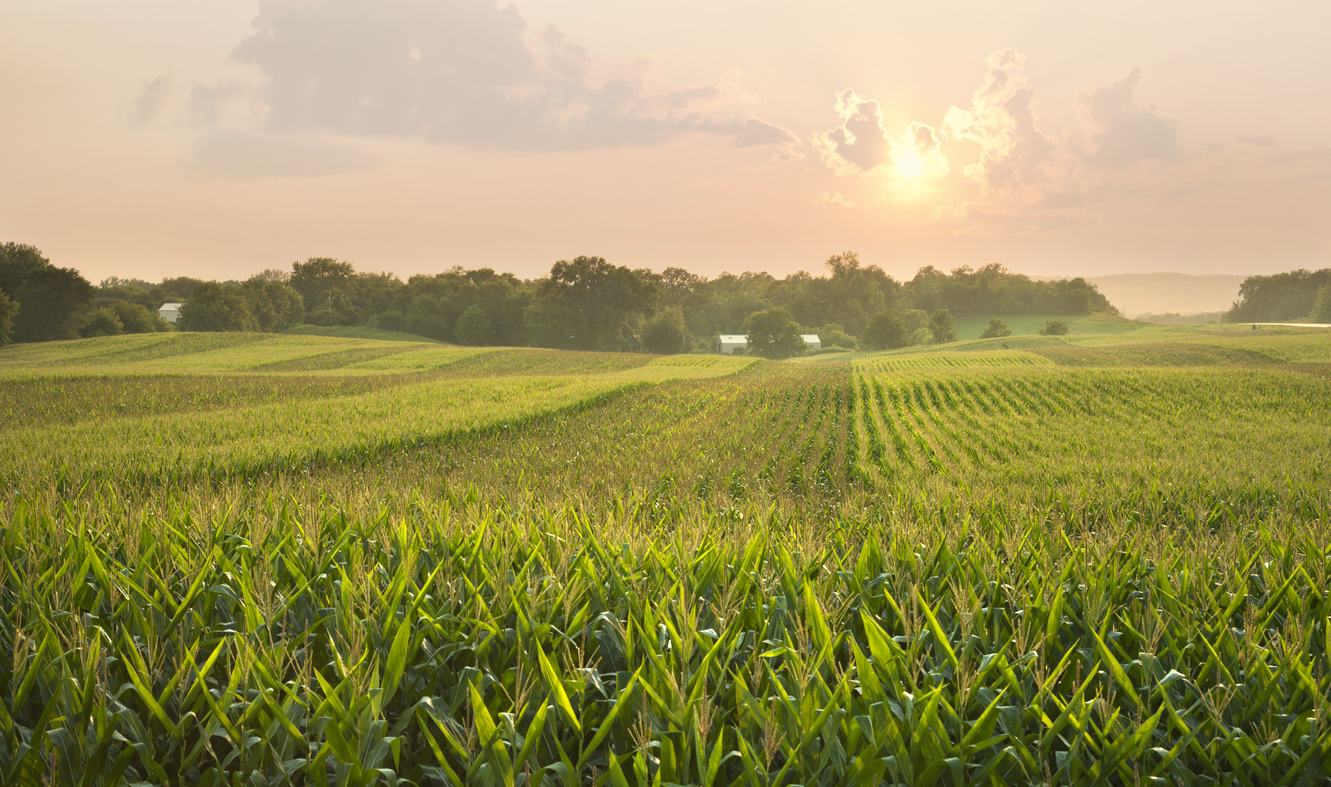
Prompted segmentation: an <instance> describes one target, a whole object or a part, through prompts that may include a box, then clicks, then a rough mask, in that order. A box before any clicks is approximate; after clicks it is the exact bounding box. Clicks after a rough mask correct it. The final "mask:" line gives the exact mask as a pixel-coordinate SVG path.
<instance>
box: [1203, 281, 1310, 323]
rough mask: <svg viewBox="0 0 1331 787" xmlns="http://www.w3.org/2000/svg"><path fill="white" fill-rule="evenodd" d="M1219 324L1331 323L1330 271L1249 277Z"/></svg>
mask: <svg viewBox="0 0 1331 787" xmlns="http://www.w3.org/2000/svg"><path fill="white" fill-rule="evenodd" d="M1221 321H1222V322H1231V323H1232V322H1316V323H1331V268H1322V269H1321V270H1316V271H1309V270H1306V269H1303V268H1300V269H1299V270H1296V271H1288V272H1286V273H1276V274H1273V275H1271V276H1249V277H1248V278H1247V279H1244V281H1243V284H1241V285H1239V299H1238V300H1237V301H1235V302H1234V305H1233V306H1232V307H1231V308H1230V310H1229V311H1227V312H1225V314H1224V316H1223V317H1221Z"/></svg>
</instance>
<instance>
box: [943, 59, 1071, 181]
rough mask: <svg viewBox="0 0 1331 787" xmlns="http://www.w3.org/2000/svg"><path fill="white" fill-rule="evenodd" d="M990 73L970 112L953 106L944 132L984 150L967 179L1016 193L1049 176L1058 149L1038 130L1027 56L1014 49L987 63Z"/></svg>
mask: <svg viewBox="0 0 1331 787" xmlns="http://www.w3.org/2000/svg"><path fill="white" fill-rule="evenodd" d="M985 65H986V66H987V67H988V69H989V71H988V74H986V76H985V79H984V81H983V82H982V83H981V84H980V87H979V88H977V89H976V91H975V94H974V95H973V96H972V97H971V107H970V109H962V108H961V107H957V106H953V107H952V108H950V109H949V110H948V111H947V115H946V116H945V117H944V118H943V132H944V133H945V134H947V135H948V136H950V137H952V138H954V139H962V140H967V141H970V142H974V143H976V144H977V145H979V146H980V160H979V161H977V162H975V163H973V164H969V165H967V166H966V168H965V170H964V172H965V174H966V176H967V177H969V178H972V179H974V180H977V181H980V182H981V183H984V184H986V185H988V186H991V187H993V188H999V189H1002V188H1012V187H1018V186H1021V185H1024V184H1028V183H1031V182H1033V181H1036V180H1039V179H1041V178H1042V177H1044V176H1045V175H1046V174H1047V171H1046V170H1047V169H1048V168H1049V167H1050V166H1051V164H1052V163H1053V160H1054V154H1055V151H1056V149H1057V145H1056V144H1055V142H1054V140H1053V139H1051V138H1050V137H1048V136H1046V135H1045V134H1044V132H1042V131H1040V130H1039V129H1038V128H1036V119H1037V118H1036V113H1035V91H1034V90H1033V89H1032V88H1030V87H1029V86H1028V85H1027V84H1026V73H1025V65H1026V56H1025V55H1023V54H1021V53H1020V52H1018V51H1017V50H1015V49H1004V50H1002V51H1001V52H995V53H993V54H991V55H989V57H988V58H987V59H986V60H985Z"/></svg>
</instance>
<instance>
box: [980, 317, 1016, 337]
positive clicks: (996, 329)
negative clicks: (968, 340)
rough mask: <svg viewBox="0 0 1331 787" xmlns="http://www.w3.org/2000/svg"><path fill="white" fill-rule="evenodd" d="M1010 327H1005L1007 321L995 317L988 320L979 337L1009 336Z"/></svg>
mask: <svg viewBox="0 0 1331 787" xmlns="http://www.w3.org/2000/svg"><path fill="white" fill-rule="evenodd" d="M1011 335H1012V329H1011V328H1009V327H1007V323H1005V322H1003V321H1002V320H1000V319H999V318H997V317H995V318H993V319H991V320H990V321H989V327H987V328H985V329H984V330H983V331H980V338H981V339H997V338H998V337H1000V336H1011Z"/></svg>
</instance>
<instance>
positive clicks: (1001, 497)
mask: <svg viewBox="0 0 1331 787" xmlns="http://www.w3.org/2000/svg"><path fill="white" fill-rule="evenodd" d="M1032 324H1034V323H1032ZM1040 324H1043V322H1042V321H1041V322H1040ZM1073 327H1074V330H1073V332H1072V334H1071V335H1069V336H1063V337H1039V336H1013V337H1006V338H1003V339H989V340H973V339H971V340H968V339H967V336H966V335H965V334H963V336H962V338H963V341H960V342H957V343H954V344H950V345H946V346H942V347H914V348H908V349H906V350H902V351H896V352H889V353H876V354H870V353H847V354H838V355H833V356H819V357H814V358H809V359H805V361H806V362H802V363H776V362H770V361H760V360H756V359H750V358H734V357H729V356H727V357H721V356H700V355H683V356H670V357H655V356H647V355H630V354H598V353H564V352H556V351H544V350H531V349H511V348H462V347H454V346H450V345H444V344H439V343H434V342H424V341H421V342H417V341H404V340H402V339H403V337H402V336H397V335H395V336H374V335H370V334H364V333H362V334H359V335H357V334H353V333H351V332H347V333H345V334H344V335H262V334H246V335H208V334H154V335H149V336H127V337H111V338H102V339H87V340H82V341H78V342H66V343H48V344H39V345H24V346H17V347H8V348H3V349H0V392H3V394H2V395H0V484H3V492H0V560H3V563H4V565H3V567H2V568H0V599H2V600H3V603H0V613H2V614H0V783H3V784H34V785H37V784H86V785H94V784H101V785H119V784H142V783H147V784H204V785H222V784H263V785H283V784H292V785H307V784H338V785H371V784H385V785H395V784H417V785H450V786H453V787H461V786H462V785H473V784H476V785H506V786H509V785H511V786H513V787H522V786H524V785H534V786H535V787H539V786H540V785H543V784H544V785H558V786H559V787H576V786H578V785H591V786H592V787H602V786H603V785H614V787H625V786H626V785H635V786H636V785H641V786H642V787H647V786H648V785H668V784H681V785H684V784H687V785H708V786H709V787H710V786H711V785H741V784H742V785H751V786H752V787H767V786H768V785H773V786H774V785H815V784H816V785H826V786H831V785H847V786H849V785H866V786H867V785H877V784H903V785H934V784H937V785H962V784H989V785H1009V784H1059V785H1081V784H1106V785H1144V784H1160V785H1177V784H1183V785H1219V784H1235V785H1267V784H1270V785H1277V784H1279V785H1294V784H1324V783H1328V782H1331V714H1329V711H1331V701H1328V699H1327V698H1328V695H1329V694H1331V661H1328V658H1329V656H1331V599H1328V586H1329V585H1331V582H1329V581H1328V569H1331V551H1329V550H1331V418H1328V417H1327V414H1328V413H1331V333H1328V332H1326V331H1318V330H1302V329H1292V328H1278V329H1277V328H1271V329H1267V328H1264V329H1262V330H1259V331H1253V330H1251V329H1247V328H1243V329H1239V328H1236V327H1234V326H1199V327H1192V328H1161V327H1140V328H1136V329H1133V330H1126V329H1124V330H1123V331H1121V332H1117V333H1109V332H1099V333H1096V332H1094V331H1093V330H1092V329H1093V328H1094V327H1095V326H1094V325H1092V324H1091V323H1087V324H1086V325H1084V326H1073ZM1116 330H1117V329H1116ZM334 333H336V332H335V331H334Z"/></svg>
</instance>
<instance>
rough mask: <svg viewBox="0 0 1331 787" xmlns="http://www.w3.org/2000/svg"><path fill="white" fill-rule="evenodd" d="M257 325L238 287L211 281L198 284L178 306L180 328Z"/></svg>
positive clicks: (239, 328) (244, 328) (237, 328)
mask: <svg viewBox="0 0 1331 787" xmlns="http://www.w3.org/2000/svg"><path fill="white" fill-rule="evenodd" d="M258 328H259V325H258V323H257V322H256V321H255V319H254V315H253V314H251V313H250V307H249V304H248V303H247V302H246V301H245V296H244V295H242V294H241V292H240V288H239V287H223V286H222V285H220V284H218V283H217V282H214V281H210V282H207V283H206V284H201V285H199V286H198V287H196V288H195V289H194V294H193V296H191V297H190V299H189V300H188V301H186V302H185V304H184V305H183V306H181V307H180V329H181V330H184V331H254V330H258Z"/></svg>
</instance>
